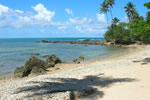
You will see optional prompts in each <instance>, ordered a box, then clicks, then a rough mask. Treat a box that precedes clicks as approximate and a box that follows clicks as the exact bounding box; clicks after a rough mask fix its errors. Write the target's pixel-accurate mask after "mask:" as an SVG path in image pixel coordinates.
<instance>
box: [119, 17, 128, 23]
mask: <svg viewBox="0 0 150 100" xmlns="http://www.w3.org/2000/svg"><path fill="white" fill-rule="evenodd" d="M120 22H125V23H128V22H129V19H128V17H127V16H125V17H123V18H122V19H121V20H120Z"/></svg>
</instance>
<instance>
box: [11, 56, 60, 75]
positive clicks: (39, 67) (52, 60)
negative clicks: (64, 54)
mask: <svg viewBox="0 0 150 100" xmlns="http://www.w3.org/2000/svg"><path fill="white" fill-rule="evenodd" d="M57 63H61V60H60V59H59V58H58V57H56V56H55V55H50V56H48V58H47V62H45V61H43V60H41V59H38V58H36V57H34V56H31V57H30V59H29V60H28V61H27V62H26V63H25V65H24V67H17V68H16V70H15V72H14V76H15V77H20V78H22V77H26V76H28V75H29V74H34V75H40V74H44V73H46V69H47V68H49V67H54V66H55V65H56V64H57Z"/></svg>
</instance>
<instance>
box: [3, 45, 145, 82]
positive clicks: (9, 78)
mask: <svg viewBox="0 0 150 100" xmlns="http://www.w3.org/2000/svg"><path fill="white" fill-rule="evenodd" d="M142 46H143V45H142ZM137 47H138V46H137V45H136V46H130V48H129V49H128V50H127V51H125V52H122V53H121V54H118V55H112V56H108V57H104V58H93V59H89V60H84V61H82V62H81V63H80V64H75V63H73V62H72V63H61V64H57V65H56V66H55V67H52V68H49V69H48V70H50V71H52V73H55V72H60V71H61V70H60V71H59V69H57V68H62V69H64V68H65V70H68V69H73V68H77V67H79V66H82V65H88V64H91V63H95V62H97V61H98V62H99V61H100V62H101V61H107V60H110V59H114V58H115V59H116V58H120V57H121V56H122V55H127V54H126V53H132V51H129V50H135V48H137ZM58 66H59V67H58ZM62 66H63V67H62ZM68 66H72V67H71V68H68ZM66 68H67V69H66ZM57 70H58V71H57ZM50 71H48V72H47V73H48V74H52V73H51V72H50ZM46 75H47V74H46ZM31 77H32V76H29V77H25V78H31ZM17 79H19V78H17ZM20 79H21V78H20ZM20 79H19V80H20ZM13 80H16V78H14V77H13V72H12V73H9V74H7V75H2V76H0V83H2V82H7V81H13Z"/></svg>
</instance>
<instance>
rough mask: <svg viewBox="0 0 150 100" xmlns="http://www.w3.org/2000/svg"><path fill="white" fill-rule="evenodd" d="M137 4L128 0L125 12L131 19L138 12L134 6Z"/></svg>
mask: <svg viewBox="0 0 150 100" xmlns="http://www.w3.org/2000/svg"><path fill="white" fill-rule="evenodd" d="M134 7H135V5H133V4H132V2H128V3H127V4H126V6H125V7H124V9H125V12H126V13H127V16H128V19H129V21H130V20H131V18H132V17H133V15H134V13H135V12H136V9H135V8H134Z"/></svg>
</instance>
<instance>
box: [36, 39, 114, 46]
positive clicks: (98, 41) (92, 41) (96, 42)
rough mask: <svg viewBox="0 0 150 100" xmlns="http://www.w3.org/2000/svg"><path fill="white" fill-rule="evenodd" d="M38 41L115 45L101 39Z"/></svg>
mask: <svg viewBox="0 0 150 100" xmlns="http://www.w3.org/2000/svg"><path fill="white" fill-rule="evenodd" d="M38 43H70V44H84V45H114V44H113V43H110V42H106V41H100V40H83V41H47V40H42V41H38Z"/></svg>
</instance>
